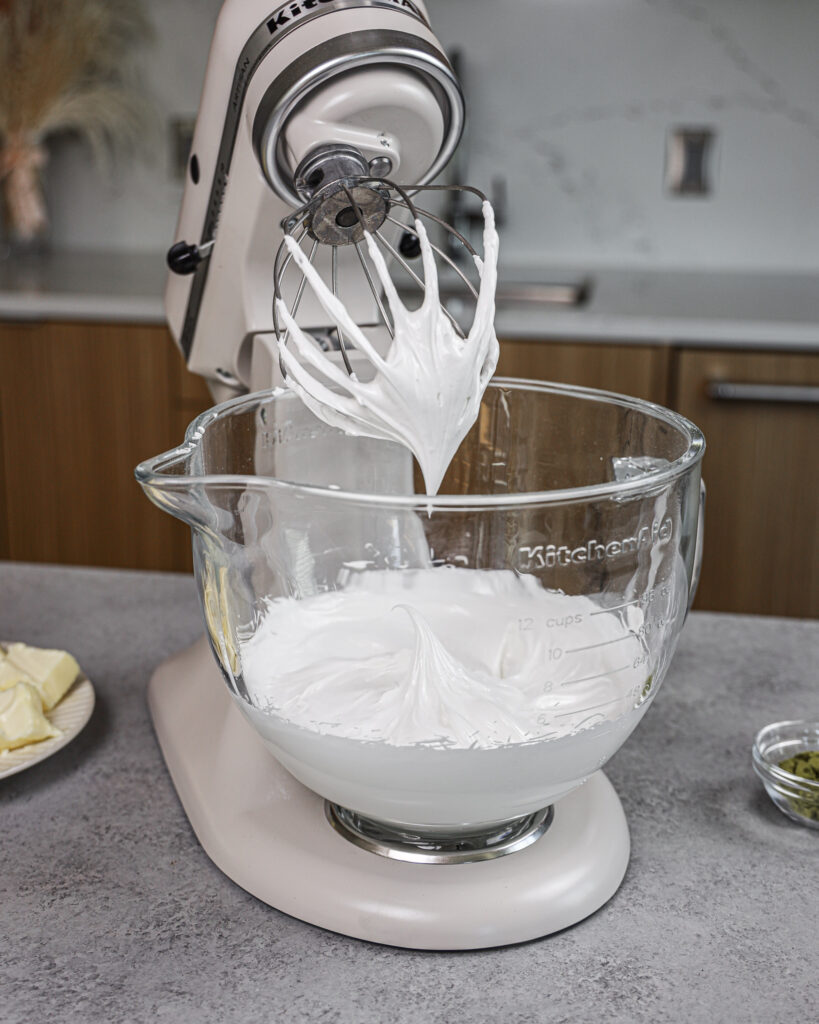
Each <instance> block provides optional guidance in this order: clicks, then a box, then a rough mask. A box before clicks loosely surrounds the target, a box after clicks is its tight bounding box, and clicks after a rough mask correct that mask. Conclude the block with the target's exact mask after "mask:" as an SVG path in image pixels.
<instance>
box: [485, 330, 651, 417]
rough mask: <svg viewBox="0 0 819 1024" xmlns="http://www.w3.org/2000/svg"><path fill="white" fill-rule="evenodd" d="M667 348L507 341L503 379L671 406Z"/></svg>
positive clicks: (500, 367)
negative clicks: (574, 387) (521, 379)
mask: <svg viewBox="0 0 819 1024" xmlns="http://www.w3.org/2000/svg"><path fill="white" fill-rule="evenodd" d="M669 360H670V350H669V348H668V346H666V345H619V344H614V343H611V342H599V343H593V342H582V343H580V342H569V341H537V340H535V341H517V340H516V341H502V342H501V354H500V360H499V362H498V371H497V372H498V374H500V375H501V376H504V377H525V378H528V379H529V380H553V381H559V382H560V383H561V384H582V385H584V386H585V387H589V388H601V389H602V390H604V391H617V392H620V393H621V394H624V395H634V396H635V397H636V398H647V399H648V400H649V401H651V402H658V403H659V404H660V405H666V404H667V402H668V367H669Z"/></svg>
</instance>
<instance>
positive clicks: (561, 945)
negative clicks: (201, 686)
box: [0, 563, 819, 1024]
mask: <svg viewBox="0 0 819 1024" xmlns="http://www.w3.org/2000/svg"><path fill="white" fill-rule="evenodd" d="M0 594H2V600H0V636H3V637H7V638H15V639H20V640H25V641H28V642H30V643H33V644H39V645H42V646H60V647H66V648H70V649H71V650H72V651H73V652H74V653H75V654H76V655H77V657H78V658H79V660H80V662H81V663H82V665H83V667H84V669H85V670H86V672H87V674H88V676H89V677H90V678H91V679H92V680H93V682H94V684H95V686H96V691H97V700H98V703H97V707H96V710H95V712H94V716H93V718H92V719H91V722H90V723H89V724H88V726H86V728H85V730H84V731H83V732H82V733H81V734H80V736H78V737H77V739H75V740H74V741H73V742H72V743H71V744H69V745H68V746H67V747H65V748H64V749H63V750H62V751H60V752H59V753H57V754H55V755H54V756H53V757H51V758H50V759H48V760H46V761H43V762H42V763H40V764H39V765H36V766H35V767H32V768H31V769H29V770H27V771H24V772H22V773H20V774H18V775H15V776H12V777H10V778H8V779H6V780H4V781H2V782H0V863H2V870H0V935H2V940H0V941H1V942H2V953H0V991H2V993H3V995H2V1000H0V1020H2V1021H3V1022H4V1024H5V1022H8V1024H17V1022H20V1024H22V1022H27V1024H31V1022H40V1021H60V1024H79V1022H83V1024H95V1022H105V1024H125V1022H127V1024H139V1022H142V1021H155V1020H168V1021H183V1022H186V1024H187V1022H197V1024H198V1022H203V1024H211V1022H212V1024H233V1022H236V1024H239V1022H241V1024H256V1022H265V1024H267V1022H270V1021H277V1022H278V1021H287V1022H288V1024H302V1022H322V1024H330V1022H351V1024H384V1022H390V1024H392V1022H395V1024H401V1022H407V1024H409V1022H412V1024H428V1022H443V1021H447V1022H449V1021H468V1022H470V1024H472V1022H475V1024H481V1022H487V1024H488V1022H490V1021H492V1022H496V1021H504V1022H508V1024H535V1022H545V1021H549V1022H575V1021H577V1022H583V1024H585V1022H597V1021H603V1020H605V1021H607V1022H623V1024H640V1022H646V1024H648V1022H650V1024H656V1022H658V1021H663V1022H666V1021H685V1022H700V1021H708V1022H709V1024H717V1022H725V1024H736V1022H738V1021H751V1022H757V1021H759V1022H761V1021H776V1022H784V1021H788V1020H797V1021H808V1020H815V1019H816V1008H817V993H816V954H815V929H816V919H817V905H818V904H819V890H818V889H817V884H816V879H817V869H818V868H819V833H816V832H811V831H809V830H808V829H805V828H800V827H799V826H797V825H794V824H791V823H790V822H789V821H788V820H787V819H786V818H785V817H784V816H783V815H782V814H780V813H779V811H777V810H776V809H775V808H774V807H773V805H772V804H771V803H770V802H769V800H768V798H767V796H766V795H765V794H764V792H763V790H762V789H761V787H760V784H759V783H758V782H757V780H756V778H755V777H754V775H753V773H752V771H751V767H750V746H751V741H752V739H753V736H754V733H755V731H756V730H757V729H758V728H759V727H761V726H762V725H764V724H766V723H767V722H770V721H772V720H775V719H784V718H789V717H803V716H805V715H806V714H813V715H815V714H817V685H816V670H817V664H818V663H819V622H799V621H789V620H783V619H766V618H750V617H736V616H727V615H711V614H702V613H700V614H694V615H692V616H691V618H690V620H689V622H688V624H687V626H686V628H685V632H684V633H683V636H682V639H681V642H680V646H679V650H678V653H677V655H676V658H675V660H674V663H673V666H672V668H671V671H670V673H669V676H668V679H667V680H666V682H665V685H664V688H663V690H662V692H661V693H660V695H659V696H658V698H657V702H656V706H655V707H654V708H653V709H652V710H651V711H650V712H649V714H648V716H647V718H646V720H645V722H644V723H643V724H642V725H641V726H640V728H639V729H638V731H637V733H636V735H635V736H634V737H633V738H632V739H631V740H630V741H629V742H628V743H627V744H626V746H625V747H624V748H623V749H622V750H621V751H620V753H618V754H617V756H616V757H615V758H614V759H613V760H612V762H611V763H610V766H609V769H608V774H609V777H610V778H611V779H612V781H613V782H614V784H615V786H616V787H617V789H618V791H619V793H620V795H621V797H622V800H623V804H624V806H625V809H626V813H627V815H628V818H629V823H630V826H631V831H632V843H633V851H632V859H631V865H630V867H629V870H628V874H627V875H626V879H625V881H624V883H623V885H622V887H621V889H620V890H619V892H618V893H617V895H616V896H615V897H614V898H613V899H612V900H611V902H610V903H608V904H607V905H606V906H605V907H604V908H603V909H602V910H600V911H599V912H598V913H597V914H595V915H594V916H592V917H591V918H589V919H587V920H586V921H584V922H582V923H581V924H579V925H576V926H575V927H574V928H571V929H568V930H567V931H564V932H561V933H559V934H557V935H553V936H551V937H549V938H546V939H542V940H539V941H535V942H530V943H526V944H524V945H520V946H514V947H508V948H505V949H498V950H488V951H482V952H476V953H455V954H453V953H414V952H408V951H404V950H396V949H391V948H386V947H381V946H374V945H370V944H368V943H365V942H360V941H356V940H353V939H347V938H343V937H341V936H338V935H333V934H330V933H327V932H323V931H321V930H319V929H317V928H314V927H311V926H310V925H306V924H303V923H302V922H300V921H297V920H294V919H293V918H289V917H286V916H285V915H283V914H281V913H279V912H278V911H276V910H272V909H271V908H269V907H267V906H265V905H263V904H262V903H260V902H258V901H257V900H256V899H254V898H253V897H251V896H249V895H247V894H246V893H245V892H243V891H242V890H241V889H239V888H238V887H237V886H235V885H234V884H233V883H232V882H230V881H228V879H227V878H225V877H224V876H223V875H222V874H221V873H220V872H219V871H218V870H217V869H216V868H215V867H214V866H213V865H212V864H211V862H210V861H209V860H208V858H207V857H206V855H205V854H204V852H203V851H202V849H201V848H200V846H199V845H198V843H197V842H196V840H195V838H194V836H193V834H192V832H191V830H190V828H189V826H188V823H187V820H186V818H185V816H184V814H183V812H182V810H181V807H180V805H179V803H178V801H177V799H176V796H175V793H174V790H173V788H172V786H171V783H170V780H169V778H168V775H167V773H166V771H165V768H164V765H163V762H162V758H161V755H160V753H159V749H158V747H157V744H156V742H155V740H154V736H153V732H152V729H151V724H150V721H149V718H148V711H147V708H146V704H145V686H146V683H147V681H148V677H149V676H150V674H151V671H152V670H153V668H154V667H155V666H156V665H157V664H158V663H159V662H160V661H161V660H162V659H163V658H165V657H166V656H167V655H169V654H170V653H172V652H173V651H175V650H177V649H178V648H180V647H182V646H184V645H186V644H188V643H190V642H191V641H192V640H193V639H194V638H195V637H196V636H197V635H198V634H199V632H200V628H201V627H200V622H199V611H198V606H197V603H196V598H195V593H194V588H193V583H192V581H191V580H190V579H189V578H187V577H183V576H171V575H160V574H149V573H134V572H108V571H101V570H83V569H62V568H60V569H58V568H51V567H35V566H23V565H14V564H10V563H2V564H0Z"/></svg>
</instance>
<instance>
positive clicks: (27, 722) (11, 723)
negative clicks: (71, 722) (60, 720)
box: [0, 683, 60, 751]
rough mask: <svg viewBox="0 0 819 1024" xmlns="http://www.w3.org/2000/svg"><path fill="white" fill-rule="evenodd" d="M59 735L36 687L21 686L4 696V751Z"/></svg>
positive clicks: (0, 701) (0, 725) (0, 710)
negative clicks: (45, 713)
mask: <svg viewBox="0 0 819 1024" xmlns="http://www.w3.org/2000/svg"><path fill="white" fill-rule="evenodd" d="M59 735H60V730H59V729H55V728H54V726H53V725H52V724H51V722H49V720H48V719H47V718H46V716H45V715H44V714H43V702H42V701H41V700H40V694H39V693H38V692H37V690H35V689H34V687H33V686H30V685H29V684H28V683H17V684H16V686H12V687H11V688H10V689H8V690H3V692H2V693H0V751H3V750H14V749H15V748H16V747H24V746H25V745H26V744H27V743H37V742H38V741H39V740H47V739H49V738H50V737H52V736H59Z"/></svg>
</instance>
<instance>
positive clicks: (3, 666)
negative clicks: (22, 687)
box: [0, 654, 34, 690]
mask: <svg viewBox="0 0 819 1024" xmlns="http://www.w3.org/2000/svg"><path fill="white" fill-rule="evenodd" d="M18 683H31V684H32V685H33V683H34V680H33V679H32V678H31V676H30V675H29V674H28V673H27V672H23V670H22V669H19V668H17V666H16V665H13V664H12V663H11V662H10V661H9V660H8V658H7V657H6V656H5V655H4V654H0V690H9V689H11V687H12V686H16V685H17V684H18Z"/></svg>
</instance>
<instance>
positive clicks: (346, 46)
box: [166, 0, 464, 400]
mask: <svg viewBox="0 0 819 1024" xmlns="http://www.w3.org/2000/svg"><path fill="white" fill-rule="evenodd" d="M463 123H464V111H463V97H462V95H461V92H460V88H459V86H458V82H457V80H456V77H455V73H454V70H453V67H452V65H451V64H450V62H449V60H448V58H447V56H446V54H445V52H444V51H443V49H442V47H441V45H440V43H439V42H438V40H437V39H436V37H435V35H434V33H433V31H432V29H431V28H430V25H429V22H428V19H427V15H426V10H425V7H424V4H423V3H422V2H420V0H320V2H316V0H310V2H302V0H300V2H296V3H293V2H292V0H286V2H284V3H280V4H277V3H276V0H273V2H271V0H225V3H224V6H223V8H222V11H221V12H220V15H219V19H218V22H217V26H216V32H215V35H214V41H213V45H212V47H211V54H210V59H209V62H208V69H207V74H206V79H205V86H204V90H203V93H202V101H201V104H200V108H199V115H198V117H197V122H196V130H195V132H194V138H193V144H192V152H191V158H190V161H189V166H188V175H187V176H186V184H185V192H184V196H183V202H182V209H181V211H180V217H179V223H178V226H177V231H176V241H175V243H174V245H173V246H172V247H171V250H170V252H169V254H168V264H169V267H170V269H171V271H172V273H171V275H170V277H169V279H168V286H167V290H166V310H167V314H168V321H169V325H170V328H171V331H172V333H173V335H174V337H175V338H176V340H177V342H178V344H179V347H180V349H181V350H182V353H183V355H184V357H185V360H186V362H187V365H188V368H189V369H190V370H192V371H193V372H194V373H199V374H201V375H202V376H204V377H206V378H207V379H208V381H209V382H210V384H211V390H212V392H213V394H214V397H216V398H217V399H218V400H223V399H225V398H227V397H229V396H230V395H231V394H236V393H238V392H241V391H243V390H247V389H248V388H251V389H260V388H265V387H269V386H270V385H271V384H274V383H276V382H277V379H278V376H279V375H278V368H277V367H278V360H277V358H276V354H275V349H276V340H275V334H274V332H273V329H272V328H273V325H272V323H271V319H272V318H271V312H270V284H271V270H272V267H273V261H274V258H275V253H276V248H277V246H278V244H279V242H280V241H281V233H280V229H279V223H280V222H281V221H282V219H283V218H285V220H287V219H289V213H290V211H291V210H293V209H296V208H297V207H299V206H300V205H301V204H303V203H305V202H309V201H310V199H311V198H312V196H313V195H314V193H316V190H317V189H318V190H321V188H322V187H324V186H325V185H326V184H327V183H329V182H332V181H340V180H349V179H351V178H355V177H366V176H370V175H374V176H375V177H390V178H392V179H394V180H398V181H409V182H416V183H420V184H424V183H426V182H428V181H431V180H433V179H434V178H435V176H436V175H437V174H439V173H440V171H441V170H442V169H443V167H444V166H445V165H446V163H447V161H448V160H449V158H450V156H451V155H452V153H453V151H454V149H455V147H456V145H457V143H458V139H459V138H460V135H461V131H462V128H463ZM319 175H320V178H321V183H320V184H317V182H318V181H319ZM371 184H372V182H367V183H364V185H363V191H361V192H356V193H355V196H356V197H357V198H356V205H357V207H358V209H359V210H361V211H362V213H363V214H364V223H365V224H366V223H367V219H366V218H367V217H374V218H375V219H376V220H377V219H378V218H379V217H380V216H381V215H382V213H383V210H384V204H383V201H382V200H381V199H380V198H379V194H378V191H377V190H374V189H373V188H371V187H368V186H369V185H371ZM352 187H354V188H357V187H358V186H357V184H356V183H355V182H353V183H352ZM322 196H323V198H324V199H329V198H330V197H328V196H327V195H326V194H325V193H322ZM335 203H336V204H343V205H340V206H338V208H336V207H335V206H334V205H333V203H332V202H331V203H330V205H329V206H325V207H322V210H323V213H324V219H323V220H322V219H321V218H320V217H312V218H311V230H312V231H313V233H314V235H315V237H316V238H320V239H321V241H320V242H319V245H320V247H321V249H326V251H327V259H328V268H327V273H328V275H329V273H330V268H329V253H330V246H328V244H327V242H328V241H329V238H328V232H331V233H332V232H333V231H335V230H336V229H340V231H339V234H340V235H341V236H342V238H340V239H338V242H340V241H343V240H344V238H345V237H346V235H345V225H344V218H345V217H350V216H351V215H350V214H348V213H344V211H345V210H346V209H347V208H348V207H350V206H351V204H350V203H349V202H345V197H343V196H338V197H337V198H336V199H335ZM393 212H395V213H397V212H400V211H398V210H395V211H392V210H391V211H390V216H392V215H393ZM339 215H341V219H340V220H339ZM357 222H358V218H357V217H356V223H357ZM350 226H351V227H353V229H354V233H356V232H355V225H353V224H352V221H350V224H349V225H348V227H350ZM392 228H393V225H390V224H389V223H387V224H386V225H382V227H381V228H380V230H381V231H382V233H384V232H387V231H391V230H392ZM398 237H399V236H398V235H396V242H397V241H398ZM345 248H347V249H348V250H349V255H350V256H351V257H352V258H351V259H349V260H347V259H344V258H342V259H340V260H339V261H338V262H339V273H338V276H339V280H340V281H341V282H346V281H347V279H348V278H349V280H350V284H349V285H348V286H345V289H344V290H345V302H346V303H347V305H348V306H349V307H350V309H351V311H352V313H353V315H354V316H355V317H356V319H357V320H358V321H359V322H362V321H367V320H368V319H373V318H374V317H375V316H376V315H377V312H376V307H375V306H374V305H373V302H374V300H373V298H372V295H371V294H370V290H369V288H368V286H367V284H366V282H365V281H364V280H363V278H362V277H361V274H360V273H359V266H358V260H357V257H356V255H355V252H354V250H353V249H352V248H350V247H349V246H346V247H345ZM346 263H349V266H345V264H346ZM356 282H358V284H359V285H360V292H359V295H358V297H357V298H356V297H355V295H354V294H353V292H354V290H355V287H356ZM299 324H300V326H303V327H304V328H305V329H307V330H310V331H321V330H326V329H328V328H329V329H331V330H332V325H330V324H328V322H327V321H326V318H325V317H324V312H323V310H322V309H321V307H320V305H319V304H318V303H317V302H316V301H315V299H314V297H313V296H311V295H310V294H309V293H308V294H306V295H304V297H303V300H302V301H301V303H300V307H299Z"/></svg>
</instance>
